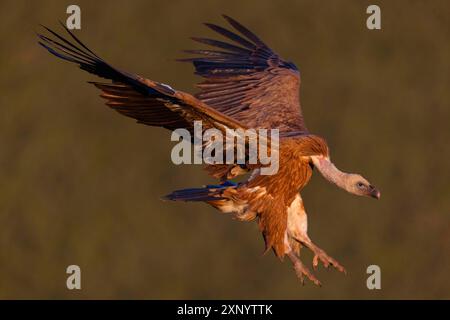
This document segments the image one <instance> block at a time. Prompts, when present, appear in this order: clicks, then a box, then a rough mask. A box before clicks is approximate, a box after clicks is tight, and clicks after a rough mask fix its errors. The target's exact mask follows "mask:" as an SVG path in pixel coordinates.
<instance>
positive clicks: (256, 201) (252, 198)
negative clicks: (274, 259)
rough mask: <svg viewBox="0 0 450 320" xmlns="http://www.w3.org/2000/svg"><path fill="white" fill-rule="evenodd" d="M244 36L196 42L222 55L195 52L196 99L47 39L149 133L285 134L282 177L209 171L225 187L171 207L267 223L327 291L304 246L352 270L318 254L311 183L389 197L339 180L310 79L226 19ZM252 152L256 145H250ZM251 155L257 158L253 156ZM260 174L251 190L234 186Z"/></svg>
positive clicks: (182, 193)
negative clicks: (309, 91) (314, 112)
mask: <svg viewBox="0 0 450 320" xmlns="http://www.w3.org/2000/svg"><path fill="white" fill-rule="evenodd" d="M224 17H225V19H226V20H227V21H228V23H229V24H230V25H231V26H232V27H233V28H234V29H235V30H236V31H237V33H235V32H232V31H229V30H227V29H225V28H222V27H220V26H216V25H213V24H206V25H207V26H208V27H209V28H210V29H212V30H213V31H215V32H217V33H219V34H221V35H222V36H224V37H225V38H227V39H228V40H231V41H232V42H233V43H232V44H230V43H228V42H223V41H218V40H211V39H204V38H193V39H194V40H196V41H198V42H201V43H203V44H207V45H210V46H213V47H215V48H219V50H189V51H188V53H191V54H195V55H197V57H194V58H188V59H183V60H184V61H188V62H192V63H193V65H194V67H195V70H196V74H198V75H200V76H202V77H204V78H205V81H204V82H202V83H200V84H199V85H198V87H199V88H200V90H201V91H200V92H199V93H197V94H196V95H195V96H194V95H191V94H188V93H185V92H181V91H177V90H174V89H173V88H171V87H170V86H168V85H165V84H162V83H158V82H155V81H152V80H149V79H146V78H143V77H141V76H138V75H136V74H131V73H127V72H123V71H120V70H118V69H116V68H114V67H112V66H111V65H109V64H108V63H106V62H105V61H103V60H102V59H101V58H99V57H98V56H97V55H96V54H95V53H93V52H92V51H91V50H90V49H88V48H87V47H86V46H85V45H84V44H83V43H81V41H80V40H78V39H77V38H76V37H75V36H74V35H73V34H72V33H71V32H70V31H69V30H67V29H66V30H67V32H68V34H69V35H70V37H71V38H72V40H73V41H69V40H67V39H65V38H64V37H62V36H60V35H58V34H57V33H55V32H53V31H52V30H50V29H47V30H48V32H50V33H51V34H52V35H53V38H49V37H46V36H43V35H39V38H40V41H39V43H40V44H41V45H42V46H43V47H44V48H46V49H47V50H48V51H49V52H50V53H52V54H53V55H55V56H57V57H59V58H61V59H64V60H67V61H70V62H73V63H76V64H78V65H79V67H80V68H81V69H83V70H86V71H88V72H90V73H93V74H95V75H98V76H100V77H102V78H106V79H109V80H112V82H110V83H98V82H93V84H94V85H95V86H96V87H97V88H99V89H100V90H102V93H101V97H102V98H104V99H106V104H107V105H108V106H109V107H111V108H112V109H114V110H116V111H118V112H119V113H121V114H123V115H125V116H128V117H131V118H134V119H136V120H137V121H138V122H139V123H143V124H146V125H151V126H159V127H164V128H167V129H169V130H175V129H178V128H184V129H187V130H189V131H190V132H191V133H192V132H193V130H194V125H193V123H194V121H196V120H200V121H202V123H203V130H207V129H210V128H216V129H219V130H220V131H221V132H222V133H226V131H227V129H234V130H237V129H260V128H264V129H278V130H279V131H280V141H279V145H278V146H279V170H278V172H277V173H276V174H274V175H262V174H261V168H262V167H263V165H262V164H260V163H257V164H254V163H248V161H247V162H246V163H245V165H242V164H239V165H238V164H237V163H231V164H209V165H207V166H206V170H207V172H208V173H209V174H210V175H212V176H213V177H215V178H217V179H219V180H220V182H221V184H219V185H214V186H206V187H203V188H192V189H185V190H178V191H174V192H173V193H171V194H170V195H168V196H167V197H166V198H167V199H170V200H181V201H203V202H206V203H209V204H210V205H212V206H214V207H216V208H217V209H219V210H221V211H222V212H227V213H231V214H233V215H234V216H235V217H237V218H238V219H240V220H253V219H255V218H257V219H258V223H259V226H260V229H261V232H262V234H263V236H264V240H265V243H266V248H267V249H273V250H274V252H275V254H276V255H277V256H278V257H280V258H283V257H284V256H285V255H287V256H288V257H289V259H290V260H291V261H292V263H293V265H294V268H295V270H296V272H297V275H298V276H299V277H300V278H301V279H302V280H303V277H304V276H306V277H308V278H309V279H310V280H312V281H313V282H314V283H316V284H320V283H319V281H318V280H317V279H316V278H315V277H314V275H313V274H312V273H311V272H310V271H309V270H308V268H306V267H305V266H304V265H303V263H302V262H301V261H300V259H299V257H298V255H299V250H300V247H301V245H304V246H306V247H308V248H309V249H310V250H312V251H313V252H314V259H313V265H314V266H317V265H318V263H319V261H320V262H322V263H323V264H324V266H325V267H327V266H328V265H333V266H334V267H336V268H337V269H338V270H340V271H344V269H343V268H342V266H341V265H340V264H339V263H338V262H337V261H336V260H334V259H333V258H331V257H329V256H328V255H327V254H326V253H325V252H324V251H323V250H322V249H320V248H319V247H317V246H316V245H315V244H314V243H313V242H312V241H311V240H310V239H309V237H308V234H307V218H306V211H305V208H304V205H303V200H302V198H301V196H300V194H299V191H300V190H301V189H303V187H304V186H305V185H306V184H307V183H308V181H309V180H310V178H311V175H312V170H313V168H314V167H316V168H317V169H318V170H319V172H320V173H321V174H322V175H323V176H324V177H325V178H326V179H327V180H329V181H330V182H332V183H334V184H336V185H337V186H339V187H340V188H343V189H345V190H346V191H348V192H350V193H353V194H356V195H363V196H372V197H375V198H379V197H380V193H379V191H378V190H376V189H375V188H374V187H373V186H372V185H370V183H369V182H368V181H367V180H365V179H364V178H363V177H361V176H360V175H356V174H349V173H344V172H341V171H339V170H338V169H337V168H336V167H335V166H334V165H333V164H332V163H331V161H330V157H329V151H328V146H327V144H326V142H325V140H324V139H322V138H320V137H318V136H316V135H313V134H311V133H310V132H309V131H308V130H307V128H306V126H305V123H304V120H303V115H302V112H301V107H300V99H299V86H300V74H299V72H298V70H297V68H296V66H295V65H294V64H293V63H291V62H288V61H285V60H283V59H281V58H280V57H279V56H278V55H277V54H276V53H275V52H273V51H272V50H271V49H270V48H269V47H268V46H267V45H266V44H265V43H264V42H262V41H261V40H260V39H259V38H258V37H257V36H256V35H254V34H253V33H252V32H250V31H249V30H248V29H246V28H245V27H243V26H242V25H241V24H239V23H238V22H236V21H235V20H233V19H231V18H229V17H227V16H224ZM246 143H248V141H246ZM246 150H247V149H246ZM246 173H250V176H249V177H248V179H247V180H245V181H244V182H241V183H239V184H234V183H230V182H228V181H227V179H231V178H234V177H236V176H238V175H242V174H246Z"/></svg>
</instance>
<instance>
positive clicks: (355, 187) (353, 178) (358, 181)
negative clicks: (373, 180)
mask: <svg viewBox="0 0 450 320" xmlns="http://www.w3.org/2000/svg"><path fill="white" fill-rule="evenodd" d="M345 180H346V181H345V190H347V191H348V192H350V193H352V194H355V195H357V196H366V197H372V198H375V199H380V196H381V193H380V191H379V190H378V189H377V188H375V187H374V186H373V185H371V184H370V182H369V181H367V179H365V178H364V177H363V176H361V175H359V174H355V173H350V174H348V175H347V177H346V179H345Z"/></svg>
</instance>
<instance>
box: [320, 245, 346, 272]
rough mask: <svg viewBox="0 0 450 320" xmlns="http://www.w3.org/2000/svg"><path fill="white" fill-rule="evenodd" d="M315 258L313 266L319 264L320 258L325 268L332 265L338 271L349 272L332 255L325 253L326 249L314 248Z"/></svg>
mask: <svg viewBox="0 0 450 320" xmlns="http://www.w3.org/2000/svg"><path fill="white" fill-rule="evenodd" d="M314 253H315V255H314V258H313V266H314V267H316V266H317V265H318V264H319V260H320V261H321V262H322V264H323V266H324V267H325V268H328V267H329V266H330V265H332V266H333V267H334V268H335V269H337V270H338V271H340V272H342V273H344V274H347V271H346V270H345V268H344V267H343V266H342V265H341V264H340V263H339V262H337V261H336V260H335V259H333V258H332V257H330V256H329V255H328V254H326V253H325V251H323V250H321V249H316V250H314Z"/></svg>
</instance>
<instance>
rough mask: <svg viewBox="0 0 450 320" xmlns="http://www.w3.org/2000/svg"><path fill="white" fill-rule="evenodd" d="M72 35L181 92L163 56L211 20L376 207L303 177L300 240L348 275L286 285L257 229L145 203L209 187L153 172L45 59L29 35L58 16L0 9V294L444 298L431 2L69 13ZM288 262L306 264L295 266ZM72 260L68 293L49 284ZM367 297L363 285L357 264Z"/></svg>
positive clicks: (6, 4) (147, 145)
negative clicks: (240, 44)
mask: <svg viewBox="0 0 450 320" xmlns="http://www.w3.org/2000/svg"><path fill="white" fill-rule="evenodd" d="M77 3H78V4H79V5H80V6H81V10H82V30H81V31H76V34H77V35H79V36H80V38H82V39H83V40H84V41H85V42H86V43H87V44H88V45H89V46H90V47H92V48H93V49H94V51H95V52H97V53H98V54H99V55H100V56H102V57H104V59H106V60H107V61H109V62H111V63H112V64H114V65H117V66H118V67H121V68H123V69H126V70H129V71H132V72H137V73H139V74H142V75H145V76H147V77H150V78H151V79H154V80H159V81H163V82H166V83H169V84H171V85H172V86H174V87H176V88H179V89H183V90H188V91H192V90H194V88H193V84H194V83H195V82H196V81H198V80H199V79H197V78H196V77H195V76H194V75H193V74H192V68H191V67H190V66H189V65H188V64H181V63H177V62H175V61H174V59H176V58H179V57H181V56H182V54H181V53H180V51H179V50H180V49H187V48H198V47H199V46H198V45H197V44H195V43H192V42H191V41H190V40H189V39H188V37H189V36H193V35H211V33H210V31H208V30H207V29H205V28H204V27H202V25H201V24H200V23H201V22H206V21H209V22H215V23H224V21H223V20H222V19H221V17H220V14H222V13H226V14H228V15H230V16H232V17H234V18H236V19H238V20H239V21H241V22H242V23H243V24H245V25H247V26H249V28H250V29H251V30H254V31H255V33H257V34H258V35H260V36H261V38H262V39H264V40H265V41H266V42H267V43H268V44H269V45H271V46H272V47H273V48H274V49H275V50H276V51H277V52H279V53H280V54H281V55H282V56H283V57H285V58H286V59H289V60H292V61H295V63H296V64H297V66H298V67H299V69H300V71H301V75H302V89H301V99H302V104H303V108H304V113H305V117H306V120H307V125H308V127H309V128H310V130H311V131H313V132H315V133H317V134H320V135H322V136H324V137H325V138H326V139H327V140H328V142H329V145H330V148H331V153H332V157H333V160H334V162H335V163H336V164H337V165H338V166H339V167H341V168H342V169H343V170H347V171H356V172H360V173H362V174H364V175H365V176H367V177H368V178H369V179H370V181H371V182H372V183H373V184H375V185H376V186H377V187H379V188H380V189H381V191H382V198H381V200H380V201H375V200H371V199H361V198H356V197H353V196H350V195H348V194H346V193H344V192H342V191H340V190H337V189H336V188H335V187H333V186H332V185H329V184H328V183H326V182H325V181H324V179H322V178H321V177H320V176H319V175H317V174H316V175H315V176H314V178H313V179H312V181H311V183H310V184H309V185H308V186H307V188H306V189H305V190H304V191H303V197H304V199H305V202H306V207H307V210H308V213H309V219H310V220H309V221H310V235H311V237H312V239H313V240H315V241H316V242H317V243H318V244H319V245H320V246H322V247H323V248H324V249H326V250H327V251H328V252H329V253H330V254H331V255H332V256H334V257H336V258H337V259H338V260H339V261H340V262H342V264H343V265H345V266H346V268H347V270H348V272H349V274H348V276H343V275H342V274H338V273H337V272H334V271H331V272H326V271H323V270H319V271H318V272H317V274H318V277H319V278H320V279H321V280H322V282H323V284H324V287H322V288H316V287H314V286H313V285H311V284H308V285H307V286H305V287H302V286H301V285H300V282H299V281H298V280H297V279H296V277H295V274H294V272H293V270H292V269H291V266H290V264H289V262H288V261H285V262H284V263H280V262H279V261H277V259H276V258H275V257H274V256H273V255H272V254H267V255H262V252H263V249H264V247H263V241H262V237H261V236H260V233H259V232H258V228H257V225H256V223H241V222H237V221H234V220H232V219H231V218H230V217H229V216H226V215H223V214H220V213H218V212H217V211H216V210H214V209H212V208H210V207H208V206H206V205H203V204H189V203H188V204H178V203H168V202H162V201H160V200H159V197H160V196H162V195H164V194H166V193H168V192H170V191H171V190H174V189H179V188H183V187H191V186H199V185H202V184H204V183H208V182H210V181H211V179H210V178H208V177H207V176H206V174H205V173H204V172H203V171H202V170H201V168H200V167H198V166H188V165H187V166H175V165H173V164H172V163H171V161H170V150H171V145H172V144H171V143H170V135H169V133H168V132H166V131H164V130H162V129H156V128H149V127H145V126H142V125H136V124H135V123H134V122H133V121H132V120H130V119H127V118H124V117H121V116H119V115H118V114H116V113H114V112H113V111H111V110H109V109H108V108H107V107H105V106H104V105H103V101H102V100H101V99H100V98H98V94H99V92H98V91H97V90H96V89H95V88H94V87H92V86H90V85H88V84H87V83H86V81H87V80H94V79H95V78H94V77H92V76H91V75H88V74H86V73H84V72H82V71H80V70H78V69H76V68H75V67H74V66H72V65H69V64H68V63H64V62H61V61H57V60H56V59H55V58H54V57H51V56H50V55H49V54H47V53H46V52H45V51H44V50H43V49H42V48H40V47H39V46H38V45H37V43H36V36H35V31H38V30H40V28H39V23H42V24H45V25H48V26H50V27H53V28H59V29H58V30H62V28H60V26H59V25H58V24H57V21H58V20H62V21H64V20H65V19H66V16H67V15H66V13H65V11H66V6H67V5H68V4H69V3H65V2H60V3H58V2H54V1H2V3H1V4H0V36H1V37H0V38H1V43H2V44H1V51H0V70H1V72H0V298H275V299H282V298H289V299H306V298H333V299H334V298H364V299H372V298H450V295H449V293H450V290H449V289H450V277H449V273H448V270H449V263H450V261H449V259H450V256H449V254H448V253H449V252H450V224H449V213H450V212H449V209H450V203H449V202H450V197H449V192H450V173H449V170H448V167H449V166H448V162H449V160H448V159H450V148H449V143H448V141H449V138H450V130H449V125H448V121H449V119H450V108H449V97H450V90H449V88H450V81H449V75H450V73H449V70H450V65H449V62H450V57H449V50H450V41H449V39H450V31H449V30H450V23H449V20H448V12H449V11H450V10H449V9H450V6H449V2H448V1H433V2H427V1H377V3H378V4H379V5H380V7H381V10H382V30H381V31H370V30H368V29H367V28H366V23H365V20H366V17H367V14H366V13H365V10H366V7H367V6H368V5H369V4H371V3H369V2H368V1H329V3H326V2H324V1H312V0H311V1H266V0H264V1H234V0H233V1H230V0H227V1H191V0H189V1H187V0H186V1H149V0H142V1H95V2H94V1H85V0H80V1H77ZM304 252H305V253H304V254H303V256H302V257H303V259H304V261H305V262H307V263H308V264H310V259H311V258H312V257H311V255H310V254H309V253H306V251H304ZM70 264H78V265H80V267H81V269H82V290H81V291H77V292H74V291H69V290H67V289H66V287H65V281H66V276H67V275H66V274H65V269H66V267H67V266H68V265H70ZM371 264H377V265H379V266H380V267H381V270H382V290H379V291H376V290H375V291H369V290H367V288H366V285H365V283H366V277H367V275H366V267H367V266H368V265H371Z"/></svg>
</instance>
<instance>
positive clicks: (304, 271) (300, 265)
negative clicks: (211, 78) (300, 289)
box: [288, 252, 322, 287]
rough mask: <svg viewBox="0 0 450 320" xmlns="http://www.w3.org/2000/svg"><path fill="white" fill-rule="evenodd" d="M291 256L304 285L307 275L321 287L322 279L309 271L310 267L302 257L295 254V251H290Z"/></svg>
mask: <svg viewBox="0 0 450 320" xmlns="http://www.w3.org/2000/svg"><path fill="white" fill-rule="evenodd" d="M288 256H289V258H290V259H291V261H292V264H293V265H294V270H295V274H296V275H297V277H298V278H299V279H300V281H301V283H302V285H305V276H306V277H307V278H308V279H309V280H311V281H312V282H313V283H314V284H315V285H317V286H319V287H321V286H322V284H321V283H320V281H319V280H318V279H317V278H316V277H315V276H314V275H313V274H312V273H311V271H309V269H308V268H307V267H306V266H305V265H304V264H303V263H302V262H301V261H300V259H299V258H298V257H297V256H296V255H295V253H293V252H291V253H288Z"/></svg>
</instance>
